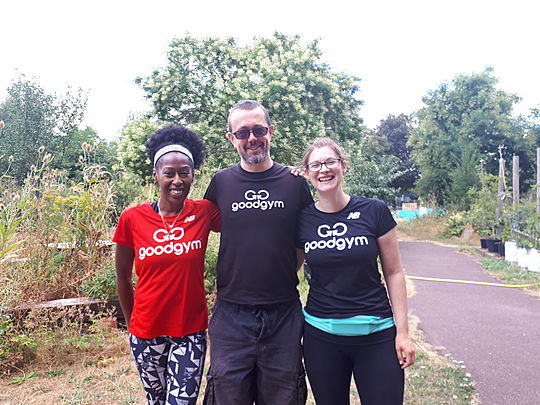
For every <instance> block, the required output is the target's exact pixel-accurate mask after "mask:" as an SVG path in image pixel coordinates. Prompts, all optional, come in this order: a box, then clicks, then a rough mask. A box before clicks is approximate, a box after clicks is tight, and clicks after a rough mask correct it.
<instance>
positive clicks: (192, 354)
mask: <svg viewBox="0 0 540 405" xmlns="http://www.w3.org/2000/svg"><path fill="white" fill-rule="evenodd" d="M130 346H131V353H132V355H133V358H134V359H135V365H136V366H137V371H138V372H139V376H140V377H141V381H142V384H143V387H144V391H145V393H146V399H147V400H148V404H149V405H195V403H196V402H197V396H198V394H199V388H200V385H201V376H202V372H203V367H204V359H205V355H206V333H205V332H204V331H203V332H197V333H194V334H192V335H188V336H183V337H170V336H159V337H157V338H153V339H141V338H138V337H136V336H133V335H130Z"/></svg>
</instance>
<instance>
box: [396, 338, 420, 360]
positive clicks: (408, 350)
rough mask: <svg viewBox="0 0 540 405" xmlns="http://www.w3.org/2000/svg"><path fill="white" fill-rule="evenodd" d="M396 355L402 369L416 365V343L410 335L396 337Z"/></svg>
mask: <svg viewBox="0 0 540 405" xmlns="http://www.w3.org/2000/svg"><path fill="white" fill-rule="evenodd" d="M396 353H397V357H398V360H399V365H400V366H401V368H402V369H406V368H407V367H409V366H412V365H413V364H414V362H415V360H416V354H415V349H414V343H413V342H412V340H411V338H410V337H409V335H408V334H400V333H398V335H397V336H396Z"/></svg>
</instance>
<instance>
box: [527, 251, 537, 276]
mask: <svg viewBox="0 0 540 405" xmlns="http://www.w3.org/2000/svg"><path fill="white" fill-rule="evenodd" d="M527 267H528V268H529V270H530V271H535V272H540V250H538V249H531V250H530V251H529V262H528V265H527Z"/></svg>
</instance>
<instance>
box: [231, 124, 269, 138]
mask: <svg viewBox="0 0 540 405" xmlns="http://www.w3.org/2000/svg"><path fill="white" fill-rule="evenodd" d="M267 133H268V127H255V128H251V129H239V130H238V131H235V132H233V133H232V134H233V135H234V136H235V137H236V139H248V138H249V134H253V136H255V137H256V138H261V137H263V136H265V135H266V134H267Z"/></svg>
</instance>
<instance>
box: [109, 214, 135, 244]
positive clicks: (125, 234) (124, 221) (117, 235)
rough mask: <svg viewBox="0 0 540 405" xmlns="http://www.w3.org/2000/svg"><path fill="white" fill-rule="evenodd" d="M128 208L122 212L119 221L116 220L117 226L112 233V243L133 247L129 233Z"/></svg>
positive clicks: (131, 236) (131, 235) (130, 233)
mask: <svg viewBox="0 0 540 405" xmlns="http://www.w3.org/2000/svg"><path fill="white" fill-rule="evenodd" d="M129 216H130V215H129V208H128V209H127V210H125V211H124V212H122V215H120V219H119V220H118V226H117V227H116V231H115V232H114V236H113V239H112V240H113V242H115V243H118V244H120V245H124V246H128V247H134V246H135V243H134V242H133V234H132V232H131V223H130V222H131V221H130V220H129Z"/></svg>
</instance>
